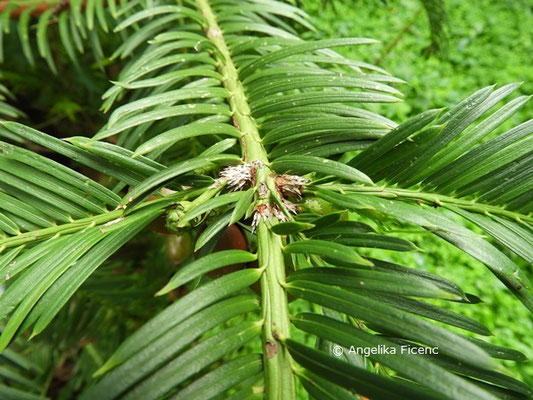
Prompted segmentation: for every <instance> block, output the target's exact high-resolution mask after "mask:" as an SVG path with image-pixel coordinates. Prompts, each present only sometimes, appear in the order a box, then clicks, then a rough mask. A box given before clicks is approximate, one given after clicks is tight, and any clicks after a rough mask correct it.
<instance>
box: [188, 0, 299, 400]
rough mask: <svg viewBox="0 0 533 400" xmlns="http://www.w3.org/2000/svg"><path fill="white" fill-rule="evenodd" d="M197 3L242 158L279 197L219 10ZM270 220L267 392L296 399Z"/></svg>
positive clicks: (264, 284)
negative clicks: (252, 164)
mask: <svg viewBox="0 0 533 400" xmlns="http://www.w3.org/2000/svg"><path fill="white" fill-rule="evenodd" d="M196 4H197V7H198V9H199V11H200V12H201V13H202V15H203V17H204V18H205V20H206V22H207V26H206V27H205V32H206V35H207V37H208V38H209V40H211V42H212V43H213V44H214V45H215V46H216V47H217V49H218V52H217V54H215V57H216V59H217V68H218V71H219V73H220V74H221V75H222V77H223V83H224V86H225V88H226V89H227V90H228V92H229V94H230V97H229V103H230V107H231V111H232V113H233V124H234V125H235V127H236V128H237V129H238V130H239V131H240V132H241V148H242V152H243V158H244V160H245V161H246V162H252V161H260V162H261V163H262V164H263V167H262V168H258V169H257V175H256V182H257V185H258V186H259V185H261V184H266V186H267V187H268V188H269V189H270V196H269V197H270V199H272V198H274V199H278V197H279V194H278V193H277V191H276V190H275V182H274V177H273V174H272V171H271V170H270V168H269V167H268V165H269V162H268V157H267V152H266V151H265V148H264V147H263V144H262V142H261V136H260V135H259V130H258V128H257V124H256V122H255V120H254V118H253V117H252V116H251V111H250V106H249V105H248V99H247V97H246V92H245V90H244V87H243V85H242V83H241V81H240V79H239V73H238V70H237V68H236V66H235V64H234V63H233V60H232V56H231V52H230V49H229V48H228V46H227V44H226V41H225V39H224V35H223V33H222V30H221V29H220V27H219V25H218V23H217V19H216V16H215V13H214V11H213V10H212V9H211V6H210V4H209V1H208V0H196ZM278 200H279V199H278ZM259 201H263V200H261V199H259ZM266 224H267V223H266V222H265V221H264V220H262V221H261V222H260V223H259V226H258V229H257V242H258V259H259V266H260V267H264V268H265V271H264V273H263V275H262V277H261V292H262V307H263V317H264V325H263V357H264V368H265V393H266V398H267V399H270V400H291V399H294V398H295V387H294V376H293V373H292V369H291V362H290V356H289V354H288V352H287V350H286V349H285V347H284V346H283V345H282V343H281V342H280V340H279V338H285V337H289V333H290V332H289V331H290V328H289V308H288V301H287V293H286V292H285V289H284V288H283V286H282V285H283V284H284V282H285V261H284V258H283V248H282V242H281V238H280V237H279V236H277V235H275V234H273V233H272V232H271V231H270V230H269V228H268V226H267V225H266Z"/></svg>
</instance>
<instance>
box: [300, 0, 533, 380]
mask: <svg viewBox="0 0 533 400" xmlns="http://www.w3.org/2000/svg"><path fill="white" fill-rule="evenodd" d="M424 1H425V2H426V3H433V6H434V8H435V6H437V9H436V11H437V12H438V13H439V15H436V16H435V17H436V18H437V19H439V22H440V23H441V24H442V25H441V27H440V28H441V29H442V31H441V36H440V37H439V38H438V40H436V43H437V44H438V45H440V47H441V48H440V49H438V46H435V43H434V41H432V33H431V29H430V21H429V18H428V13H427V12H426V8H425V7H424ZM436 3H439V2H438V1H436V0H388V1H386V0H345V1H331V0H330V1H324V0H303V1H301V2H300V6H301V7H302V8H303V9H304V10H305V11H307V12H308V13H309V14H310V15H311V18H312V22H313V23H314V25H315V26H316V27H317V29H318V32H319V34H320V35H322V36H326V37H350V36H352V37H353V36H357V37H370V38H374V39H378V40H379V41H380V42H381V43H380V44H377V45H373V46H357V47H352V48H341V49H339V52H340V53H343V54H344V55H347V56H349V57H350V58H354V59H358V60H360V61H365V62H369V63H374V64H375V63H379V66H380V67H382V68H384V69H386V70H387V71H389V72H390V73H391V74H392V75H394V76H395V77H398V78H401V79H403V80H405V81H406V84H405V85H403V87H401V88H400V89H401V90H402V92H403V93H404V94H405V102H403V103H397V104H394V105H385V106H377V107H375V110H376V111H379V112H380V113H382V114H384V115H387V116H388V117H390V118H392V119H393V120H395V121H396V122H401V121H404V120H405V119H407V118H408V117H410V116H412V115H414V114H417V113H419V112H422V111H425V110H427V109H429V108H437V107H443V106H450V105H452V104H456V103H457V102H459V101H460V100H462V99H463V98H465V97H466V96H468V95H469V94H471V93H472V92H474V91H475V90H477V89H479V88H481V87H483V86H487V85H492V84H498V85H499V86H500V85H504V84H506V83H510V82H523V84H522V86H521V88H520V89H519V90H518V93H516V94H515V95H514V96H518V95H521V94H528V95H531V94H533V0H476V1H465V0H444V1H442V4H443V5H444V13H442V12H440V11H441V10H439V9H438V5H439V4H436ZM429 5H430V6H431V4H429ZM426 6H427V4H426ZM435 47H437V48H435ZM530 118H533V103H530V104H528V105H527V106H526V107H524V108H523V109H522V110H521V111H520V112H518V113H517V114H516V115H515V116H514V117H513V118H512V120H511V121H509V122H508V123H507V124H508V125H506V126H504V127H503V128H506V127H507V128H509V127H510V125H516V124H518V123H521V122H524V121H525V120H527V119H530ZM402 237H405V236H402ZM410 239H411V240H412V241H413V242H415V243H416V244H417V245H418V246H420V247H421V248H422V249H424V250H425V253H408V254H400V253H394V254H393V253H391V254H390V255H389V256H388V258H389V259H390V260H391V261H395V262H398V263H400V264H403V265H407V266H412V267H417V268H421V269H425V270H427V271H429V272H432V273H436V274H438V275H441V276H444V277H446V278H448V279H450V280H452V281H454V282H456V283H457V284H459V285H460V286H461V287H462V288H463V289H464V290H465V291H467V292H470V293H473V294H476V295H477V296H479V297H480V298H481V299H482V300H483V301H484V303H482V304H479V305H463V304H458V303H447V305H446V307H449V308H450V309H451V310H453V311H456V312H459V313H462V314H464V315H467V316H469V317H471V318H474V319H476V320H478V321H479V322H481V323H483V324H484V325H485V326H487V327H488V328H489V329H490V330H491V331H492V332H493V333H494V336H492V337H489V338H488V340H490V341H491V342H492V343H494V344H498V345H503V346H508V347H511V348H515V349H517V350H520V351H522V352H523V353H525V354H526V355H527V356H528V358H529V359H533V320H532V318H531V315H530V314H529V313H528V311H527V310H526V309H525V308H524V307H523V306H522V305H521V304H520V303H519V302H518V301H517V300H516V299H515V298H514V297H513V296H512V295H510V294H509V293H508V291H507V289H506V288H505V287H504V286H503V285H502V284H501V283H500V282H499V281H498V280H497V279H496V278H495V277H494V276H493V275H492V274H491V273H490V272H489V271H488V269H487V268H485V267H484V266H483V265H482V264H481V263H479V262H477V261H475V260H473V259H472V258H470V257H469V256H467V255H465V254H464V253H462V252H461V251H459V250H457V249H456V248H454V247H452V246H451V245H449V244H448V243H446V242H444V241H443V240H440V239H438V238H436V237H434V236H432V235H420V234H418V235H417V234H413V235H411V237H410ZM380 255H381V257H383V252H381V253H380ZM513 259H514V260H515V262H516V263H518V264H519V265H520V266H521V267H522V268H523V269H524V270H525V271H527V272H528V274H529V276H530V277H531V278H533V268H532V266H531V265H526V264H525V263H524V261H523V260H521V259H518V258H517V257H513ZM506 366H507V367H508V368H509V369H510V370H511V371H512V372H513V375H514V376H516V377H517V378H520V379H522V380H523V381H525V382H528V383H529V384H530V385H533V363H532V362H531V361H530V362H527V363H520V364H516V363H507V364H506Z"/></svg>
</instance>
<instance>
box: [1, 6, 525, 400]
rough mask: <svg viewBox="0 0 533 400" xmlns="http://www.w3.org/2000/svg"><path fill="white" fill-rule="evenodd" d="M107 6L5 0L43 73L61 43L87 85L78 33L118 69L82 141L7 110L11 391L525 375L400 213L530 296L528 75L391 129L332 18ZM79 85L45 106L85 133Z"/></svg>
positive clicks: (413, 382)
mask: <svg viewBox="0 0 533 400" xmlns="http://www.w3.org/2000/svg"><path fill="white" fill-rule="evenodd" d="M112 4H113V5H111V3H110V4H109V6H110V7H109V8H106V7H105V3H104V2H103V1H102V0H89V1H87V2H86V4H85V7H84V8H82V7H81V5H82V3H81V1H72V2H71V3H70V8H68V9H63V8H61V7H59V8H55V9H52V8H48V9H46V10H41V11H42V12H41V11H40V13H39V14H38V15H37V16H35V18H32V14H31V13H32V12H33V11H35V9H34V8H32V7H30V8H26V9H24V10H19V11H21V14H20V17H19V18H18V21H16V22H15V21H11V19H10V18H9V16H10V14H9V13H10V12H11V11H13V10H14V9H13V7H8V9H7V11H6V10H4V12H3V14H2V15H3V19H2V21H3V22H2V24H3V25H2V26H4V27H7V26H10V25H11V24H12V23H13V24H14V23H16V25H17V31H18V35H19V37H20V39H21V43H20V45H21V50H22V53H23V54H24V55H25V58H26V59H27V61H28V63H29V64H30V65H34V64H35V65H38V69H37V70H36V71H39V70H40V68H44V65H45V64H46V65H47V67H46V68H49V69H50V70H51V71H53V72H55V71H58V72H59V71H62V70H63V69H64V68H65V67H66V66H67V65H71V63H72V65H74V66H75V68H74V69H75V72H74V74H75V75H76V76H83V75H84V74H86V75H88V76H89V78H87V79H86V82H88V83H89V82H99V81H100V82H101V79H100V78H101V75H99V74H102V72H97V69H96V68H91V67H89V68H87V67H86V66H85V67H84V66H81V65H80V64H81V62H80V60H79V59H78V58H77V56H76V55H75V54H73V52H74V49H73V43H71V42H70V41H69V39H70V35H68V33H69V32H70V34H71V35H72V37H73V38H74V40H76V37H78V39H79V42H81V46H77V49H78V51H80V52H81V50H82V48H83V46H84V45H85V43H86V42H87V43H90V47H91V48H92V50H93V52H92V56H88V57H89V58H90V59H92V60H94V61H95V62H96V64H95V66H96V67H97V68H98V69H100V70H101V71H103V72H107V71H106V68H108V69H109V70H114V71H115V72H114V76H113V78H112V80H111V82H110V84H109V87H108V88H107V90H101V91H100V92H99V93H100V94H101V95H102V99H103V100H104V103H103V105H102V110H103V111H104V112H109V116H108V117H107V118H105V117H101V116H100V121H101V123H98V124H95V125H92V126H90V128H89V129H88V130H89V132H90V133H91V134H93V133H94V135H93V136H92V137H86V136H85V135H83V136H75V135H70V136H71V137H69V138H68V139H66V140H60V139H58V138H57V137H55V136H54V135H50V134H47V133H44V132H42V130H41V129H36V128H39V127H30V126H27V125H32V123H31V121H30V122H28V124H27V125H24V124H22V123H20V122H17V121H13V120H14V119H17V118H21V117H23V115H22V113H19V112H15V109H11V108H9V106H7V107H4V109H5V110H7V112H6V111H4V114H6V116H7V117H9V119H10V121H4V122H2V126H3V128H4V129H5V130H6V132H9V133H8V134H7V135H6V141H3V142H0V176H1V178H2V180H1V181H0V276H5V280H6V284H5V285H3V286H2V287H1V288H2V291H3V293H2V294H1V295H0V319H1V321H2V331H1V335H0V352H1V354H2V357H5V356H4V355H5V354H7V355H8V356H7V357H6V358H7V359H8V362H9V360H10V359H9V355H11V362H12V363H14V364H16V365H18V367H16V368H18V369H20V368H22V369H26V370H29V369H31V365H32V364H31V361H20V360H24V359H23V358H21V356H18V355H17V353H16V352H13V351H18V352H22V353H24V352H28V353H32V354H44V357H46V358H47V360H46V362H43V363H40V364H39V363H35V364H36V365H39V367H33V372H32V373H31V375H30V378H29V379H22V378H21V376H23V375H21V373H20V371H19V370H18V369H16V368H13V367H9V368H8V367H6V368H5V369H0V371H4V373H3V374H0V385H1V386H0V393H2V395H3V396H4V397H8V398H9V397H16V396H18V398H24V397H27V398H36V397H37V398H40V397H45V396H48V397H55V398H81V399H94V398H98V399H117V398H121V399H143V400H146V399H154V400H155V399H160V398H172V399H183V398H189V399H196V398H267V399H287V400H290V399H295V398H301V397H305V396H306V395H310V396H313V397H316V398H335V399H358V398H361V396H369V397H370V398H372V399H390V398H398V399H404V398H405V399H411V398H420V399H457V398H468V399H486V400H491V399H496V398H500V397H502V396H504V397H505V398H516V399H521V398H527V397H530V396H531V395H532V393H533V390H532V389H531V388H530V387H528V386H527V385H526V384H525V383H523V382H521V381H520V380H517V379H515V378H513V377H512V376H510V375H509V373H508V371H507V370H506V369H505V368H504V367H503V364H502V362H501V361H500V360H502V359H503V360H508V361H514V362H521V361H524V360H525V359H526V357H525V356H524V354H522V353H521V352H520V351H518V350H514V349H508V348H504V347H500V346H497V345H494V344H491V343H489V342H487V341H486V340H485V339H479V336H482V337H483V336H489V335H490V334H491V329H488V327H486V326H484V325H483V324H481V323H480V322H478V321H476V320H475V319H473V318H471V317H469V316H466V315H462V314H461V313H459V312H455V310H456V309H455V307H456V304H460V305H462V306H468V307H472V308H474V307H483V306H484V305H483V304H478V303H480V298H479V297H478V296H477V293H470V292H469V291H465V290H464V289H463V288H461V287H460V286H459V285H457V284H456V283H454V282H453V281H452V280H449V279H447V278H445V277H442V276H439V275H437V274H434V273H429V272H427V271H424V270H423V269H424V268H423V267H421V266H420V265H418V264H420V259H415V260H413V259H409V258H408V257H407V258H402V256H401V255H403V254H417V255H420V254H421V253H422V252H423V251H426V252H428V251H431V250H434V248H433V247H432V246H433V242H428V243H429V244H428V249H425V248H424V246H423V245H424V241H416V240H410V239H411V237H410V236H409V235H408V234H398V235H395V234H393V233H394V231H396V230H407V231H409V230H412V229H417V230H418V231H419V232H424V233H425V234H426V235H430V236H431V237H433V238H441V239H444V241H445V242H447V243H448V245H449V246H451V248H453V249H454V252H452V253H450V254H452V255H453V254H457V252H459V251H462V252H463V253H464V255H463V256H462V257H467V256H468V257H469V258H468V260H469V261H468V262H465V263H464V265H470V264H469V263H471V262H472V261H470V260H472V259H474V260H477V261H476V262H479V263H481V264H482V265H484V267H486V269H485V271H487V270H488V271H490V272H492V273H493V274H494V275H495V277H496V278H497V279H498V280H499V281H500V282H501V283H502V284H503V285H505V286H506V287H507V289H508V292H509V293H511V294H512V295H514V296H515V298H516V299H517V303H518V301H519V302H521V303H522V306H523V309H522V312H524V313H527V312H528V311H529V312H533V292H532V290H531V283H530V281H529V278H528V275H529V272H530V270H529V269H530V265H531V261H532V260H533V245H532V244H533V239H532V230H533V228H532V224H533V216H532V211H533V209H532V202H531V197H532V194H533V187H532V182H533V176H532V175H531V168H529V164H530V161H531V149H532V146H531V144H532V142H531V140H532V138H533V123H532V120H529V121H524V120H519V121H518V122H516V123H515V121H513V120H512V117H513V116H514V115H515V114H516V113H517V111H518V110H520V109H521V108H522V107H525V105H526V103H527V101H528V100H529V97H528V96H517V97H516V94H515V95H514V96H515V97H514V98H512V97H511V96H513V94H514V93H515V92H517V91H518V89H519V87H520V85H519V84H512V83H510V84H506V85H503V86H499V87H497V86H496V85H492V86H485V87H484V88H482V89H479V90H477V91H476V92H474V93H473V94H471V95H469V96H468V97H466V98H464V99H462V100H460V101H456V102H455V103H456V104H455V105H453V106H451V107H450V108H449V109H447V110H443V109H429V110H427V108H429V107H425V108H423V109H421V110H420V111H421V112H420V113H417V115H412V116H410V118H401V120H402V121H401V123H400V124H397V123H396V122H394V121H393V120H392V119H389V118H387V117H384V116H382V115H380V113H378V112H376V111H378V110H381V109H382V107H389V106H390V107H391V109H392V110H395V108H393V105H394V104H398V103H401V101H402V97H403V96H402V94H401V92H400V91H399V90H398V88H397V86H398V85H399V84H401V83H402V82H403V81H401V80H400V79H398V78H394V77H392V76H391V75H390V74H389V73H387V72H386V71H385V70H383V69H381V68H380V67H376V66H374V65H372V64H368V63H365V62H360V61H355V60H354V58H355V57H346V56H343V55H341V53H339V52H338V50H339V51H342V50H340V49H342V48H344V47H348V48H350V49H359V48H364V47H367V46H368V45H372V44H374V43H375V41H374V40H373V39H367V38H360V37H355V38H353V37H343V38H331V39H322V38H320V37H319V34H318V33H317V32H316V31H315V29H314V28H313V26H312V25H311V24H310V23H309V22H308V21H309V17H308V15H307V14H306V13H305V12H304V11H302V10H301V9H299V8H296V7H294V6H291V5H289V4H287V3H282V2H278V1H275V0H248V1H245V2H242V1H236V0H212V1H211V0H196V1H192V0H187V1H183V2H181V1H179V2H177V3H175V2H171V1H166V0H156V1H153V0H152V1H133V2H121V4H120V7H118V8H117V7H116V4H115V3H112ZM424 4H425V7H426V9H427V10H428V13H429V15H430V19H431V15H433V19H432V20H431V21H432V25H433V29H434V30H435V29H437V28H435V24H436V23H437V22H436V21H437V20H438V17H437V16H436V15H437V14H435V12H436V11H435V10H436V8H435V4H433V3H431V4H432V5H429V4H430V3H429V2H425V3H424ZM432 12H433V13H434V14H432ZM6 15H7V16H6ZM56 19H57V21H56ZM34 20H35V22H36V24H37V25H36V36H35V38H33V36H32V35H30V32H31V27H32V26H33V25H32V23H33V21H34ZM10 21H11V22H10ZM52 22H53V23H52ZM56 22H57V24H58V25H57V26H58V35H59V36H58V37H59V39H56V40H54V39H50V36H48V31H49V26H50V25H53V24H55V23H56ZM413 23H414V22H413ZM67 29H70V31H67ZM111 31H112V32H113V33H112V34H111V33H109V34H108V33H107V32H111ZM107 36H110V38H109V40H107V39H106V38H107ZM119 38H120V40H118V39H119ZM58 40H59V41H60V42H61V44H62V48H63V51H64V52H65V54H66V55H67V56H68V57H67V58H66V59H62V58H61V56H56V55H55V53H54V51H59V53H60V52H61V51H62V50H57V49H56V46H55V45H56V44H57V43H58ZM434 40H435V38H434ZM115 42H120V43H115ZM113 44H114V45H115V46H114V49H113V50H112V52H111V53H110V54H111V56H110V57H109V58H105V56H104V54H105V53H104V50H103V48H104V47H106V48H107V46H109V47H113ZM35 45H36V48H37V49H38V52H39V55H40V57H41V58H42V60H39V61H38V64H37V61H36V60H35V59H34V55H33V51H32V48H33V47H35ZM53 50H54V51H53ZM352 51H353V50H352ZM382 58H384V57H382ZM14 65H16V62H15V63H14V64H11V65H10V64H9V63H8V64H7V69H8V70H9V69H10V68H11V69H12V68H14ZM12 74H13V75H12V76H14V77H20V76H22V77H24V76H25V75H24V72H16V73H15V72H12ZM30 75H31V74H30ZM65 79H66V80H67V79H68V76H66V78H65ZM45 86H47V85H45ZM93 90H94V89H93ZM4 93H5V94H6V96H8V94H7V93H8V92H7V90H5V91H4ZM510 98H511V99H510ZM4 100H7V97H6V99H4ZM85 102H86V101H85V100H84V99H78V97H76V96H74V97H72V96H71V95H63V94H62V95H61V97H59V96H58V97H56V98H55V99H54V100H53V102H52V103H53V107H52V108H51V110H50V112H51V113H52V115H53V113H57V112H58V110H64V112H65V115H67V117H68V118H69V119H70V121H69V122H68V123H69V124H73V126H75V127H76V130H75V134H78V132H79V131H81V130H83V129H84V126H83V124H80V123H78V120H77V119H76V114H77V113H80V112H81V110H82V108H83V107H82V105H80V104H81V103H85ZM6 104H7V103H6ZM86 104H87V106H90V104H91V102H90V101H87V102H86ZM10 110H11V114H10V113H9V111H10ZM396 110H398V109H397V108H396ZM94 111H95V110H94V109H92V112H94ZM393 114H394V112H389V115H391V116H392V115H393ZM30 117H31V116H30ZM47 123H50V121H47ZM52 124H54V123H53V122H52ZM228 136H229V138H228ZM13 139H14V140H13ZM13 142H14V143H13ZM25 147H28V148H25ZM43 149H46V150H43ZM46 152H50V154H59V155H61V157H62V158H61V159H60V160H61V162H59V161H56V160H54V159H53V158H51V157H47V156H45V155H43V154H41V153H45V154H46ZM47 155H49V154H47ZM79 165H82V166H83V168H84V169H81V168H80V171H86V168H88V169H90V170H93V171H95V172H97V173H98V174H100V176H98V178H97V179H92V178H90V177H87V176H85V175H84V174H82V173H80V172H78V171H77V170H76V168H79V167H78V166H79ZM85 173H87V172H85ZM93 173H94V172H93ZM296 174H299V175H296ZM147 230H153V231H155V232H159V233H160V234H161V233H163V235H164V236H163V237H164V238H165V239H163V237H161V236H154V235H153V234H150V233H148V232H147ZM185 238H188V239H192V244H191V243H189V240H186V239H185ZM163 241H166V242H167V243H166V255H167V259H164V256H163V254H165V251H164V247H165V245H164V244H163ZM179 246H184V247H186V248H183V249H181V251H179V252H180V254H175V252H176V247H178V248H179ZM193 249H194V250H195V252H193ZM369 249H372V250H369ZM446 253H449V252H446ZM446 253H444V255H443V261H442V263H443V264H448V263H449V262H450V260H448V258H447V257H446ZM391 254H392V255H393V256H392V257H391ZM183 260H184V261H183ZM417 261H418V262H417ZM181 263H183V265H180V266H179V269H178V270H177V271H176V270H175V268H176V264H181ZM405 265H408V266H405ZM424 267H425V264H424ZM524 267H525V268H524ZM451 278H452V279H453V278H454V277H451ZM489 279H490V278H487V277H486V276H483V278H482V279H480V280H482V281H483V282H490V280H489ZM153 294H156V298H155V299H154V298H153ZM486 295H487V296H489V297H490V296H492V293H491V292H489V293H487V294H486ZM293 299H297V303H295V305H289V302H290V300H293ZM476 304H477V305H476ZM450 305H451V306H450ZM461 310H462V309H461ZM302 311H304V312H302ZM526 318H529V314H528V317H526ZM463 331H464V332H465V333H468V334H469V335H470V336H466V335H465V334H464V333H461V332H463ZM26 332H29V336H26ZM64 332H67V333H68V334H62V333H64ZM26 339H34V340H33V341H32V342H30V343H29V344H27V343H26V341H27V340H26ZM35 340H37V342H35ZM352 346H359V347H361V346H362V347H367V348H369V349H370V348H373V349H374V351H371V352H369V354H365V357H363V356H361V355H360V354H353V352H351V351H349V349H350V348H351V347H352ZM383 348H387V349H388V352H392V355H390V354H387V353H388V352H385V353H382V352H381V351H375V350H377V349H383ZM406 350H409V351H406ZM17 357H18V358H17ZM16 359H18V360H19V362H17V361H16ZM13 360H15V361H13ZM66 360H68V361H69V362H70V363H71V364H72V365H71V366H70V368H68V367H67V366H66V364H67V361H66ZM63 367H65V368H68V370H67V377H66V378H64V377H61V375H60V374H59V375H60V376H59V377H58V370H59V369H60V368H63ZM6 371H7V372H6ZM61 380H62V381H64V382H63V383H60V382H58V381H61ZM65 381H66V382H65ZM52 383H54V384H52ZM55 385H57V386H59V387H58V388H56V387H55ZM2 391H3V392H2ZM23 393H24V394H23Z"/></svg>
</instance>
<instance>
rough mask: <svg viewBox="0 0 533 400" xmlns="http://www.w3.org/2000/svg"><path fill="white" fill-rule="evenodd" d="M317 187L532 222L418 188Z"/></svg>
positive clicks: (500, 210)
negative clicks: (447, 206)
mask: <svg viewBox="0 0 533 400" xmlns="http://www.w3.org/2000/svg"><path fill="white" fill-rule="evenodd" d="M316 187H317V188H320V189H329V190H334V191H337V192H340V193H364V194H367V195H373V196H378V197H384V198H395V199H405V200H412V201H421V202H423V203H426V204H430V205H435V206H439V207H440V206H446V205H453V206H456V207H459V208H462V209H464V210H468V211H472V212H475V213H478V214H484V215H488V214H492V215H500V216H502V217H507V218H509V219H512V220H514V221H517V222H524V221H525V222H530V223H531V222H533V217H531V216H529V215H524V214H520V213H518V212H515V211H509V210H505V209H504V208H502V207H498V206H493V205H490V204H484V203H478V202H476V201H475V200H466V199H460V198H454V197H450V196H446V195H441V194H438V193H424V192H420V191H418V190H410V189H398V188H387V187H377V186H372V187H369V186H354V185H343V184H333V185H317V186H316Z"/></svg>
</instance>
